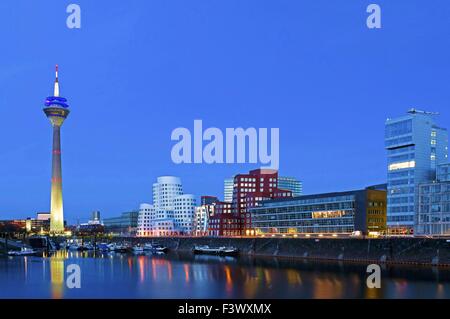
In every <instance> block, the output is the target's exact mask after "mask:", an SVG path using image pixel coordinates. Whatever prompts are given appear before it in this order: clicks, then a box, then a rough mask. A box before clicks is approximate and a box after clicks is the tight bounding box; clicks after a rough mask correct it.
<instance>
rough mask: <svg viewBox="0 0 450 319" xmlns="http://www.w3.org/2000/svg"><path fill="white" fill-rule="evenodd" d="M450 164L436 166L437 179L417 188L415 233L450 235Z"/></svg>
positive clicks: (419, 234) (421, 234) (420, 234)
mask: <svg viewBox="0 0 450 319" xmlns="http://www.w3.org/2000/svg"><path fill="white" fill-rule="evenodd" d="M449 173H450V164H448V163H447V164H442V165H438V167H437V180H436V181H435V182H430V183H423V184H420V185H419V189H418V196H417V198H418V199H417V200H418V205H417V206H418V207H417V210H418V216H417V224H416V235H418V236H434V237H440V236H450V174H449Z"/></svg>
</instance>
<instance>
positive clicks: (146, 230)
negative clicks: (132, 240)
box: [138, 176, 196, 237]
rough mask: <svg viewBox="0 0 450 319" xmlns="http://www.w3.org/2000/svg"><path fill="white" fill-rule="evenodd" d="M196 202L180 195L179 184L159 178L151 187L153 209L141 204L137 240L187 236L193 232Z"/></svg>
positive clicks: (172, 179) (188, 196) (167, 177)
mask: <svg viewBox="0 0 450 319" xmlns="http://www.w3.org/2000/svg"><path fill="white" fill-rule="evenodd" d="M195 207H196V200H195V197H194V196H193V195H190V194H183V186H182V184H181V180H180V178H178V177H174V176H161V177H158V180H157V182H156V183H154V184H153V205H150V204H141V206H140V216H139V226H138V236H141V237H146V236H170V235H188V234H191V233H192V231H193V229H194V217H195Z"/></svg>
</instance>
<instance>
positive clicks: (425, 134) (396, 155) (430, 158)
mask: <svg viewBox="0 0 450 319" xmlns="http://www.w3.org/2000/svg"><path fill="white" fill-rule="evenodd" d="M435 115H436V114H434V113H429V112H423V111H418V110H415V109H412V110H410V111H409V112H408V114H407V115H405V116H402V117H399V118H395V119H388V120H387V121H386V130H385V145H386V150H387V157H388V168H387V171H388V211H387V218H388V220H387V225H388V228H389V233H390V234H397V235H398V234H402V235H406V234H413V233H414V222H415V216H416V210H417V205H416V188H417V186H418V185H419V184H421V183H428V182H432V181H434V180H435V178H436V173H435V172H436V167H437V165H438V164H440V163H444V162H446V161H447V159H448V133H447V130H446V129H444V128H441V127H439V126H437V125H436V123H435V121H434V116H435Z"/></svg>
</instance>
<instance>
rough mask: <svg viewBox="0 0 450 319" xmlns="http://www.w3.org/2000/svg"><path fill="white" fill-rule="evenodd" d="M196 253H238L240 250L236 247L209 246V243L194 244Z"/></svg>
mask: <svg viewBox="0 0 450 319" xmlns="http://www.w3.org/2000/svg"><path fill="white" fill-rule="evenodd" d="M192 252H193V253H194V254H208V255H237V254H238V253H239V250H238V249H237V248H235V247H226V246H221V247H209V246H208V245H204V246H194V248H193V249H192Z"/></svg>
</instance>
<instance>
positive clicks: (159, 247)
mask: <svg viewBox="0 0 450 319" xmlns="http://www.w3.org/2000/svg"><path fill="white" fill-rule="evenodd" d="M144 250H146V251H153V252H157V253H165V252H167V251H168V250H169V248H167V247H164V246H162V245H160V244H155V243H153V244H150V243H147V244H145V245H144Z"/></svg>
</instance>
